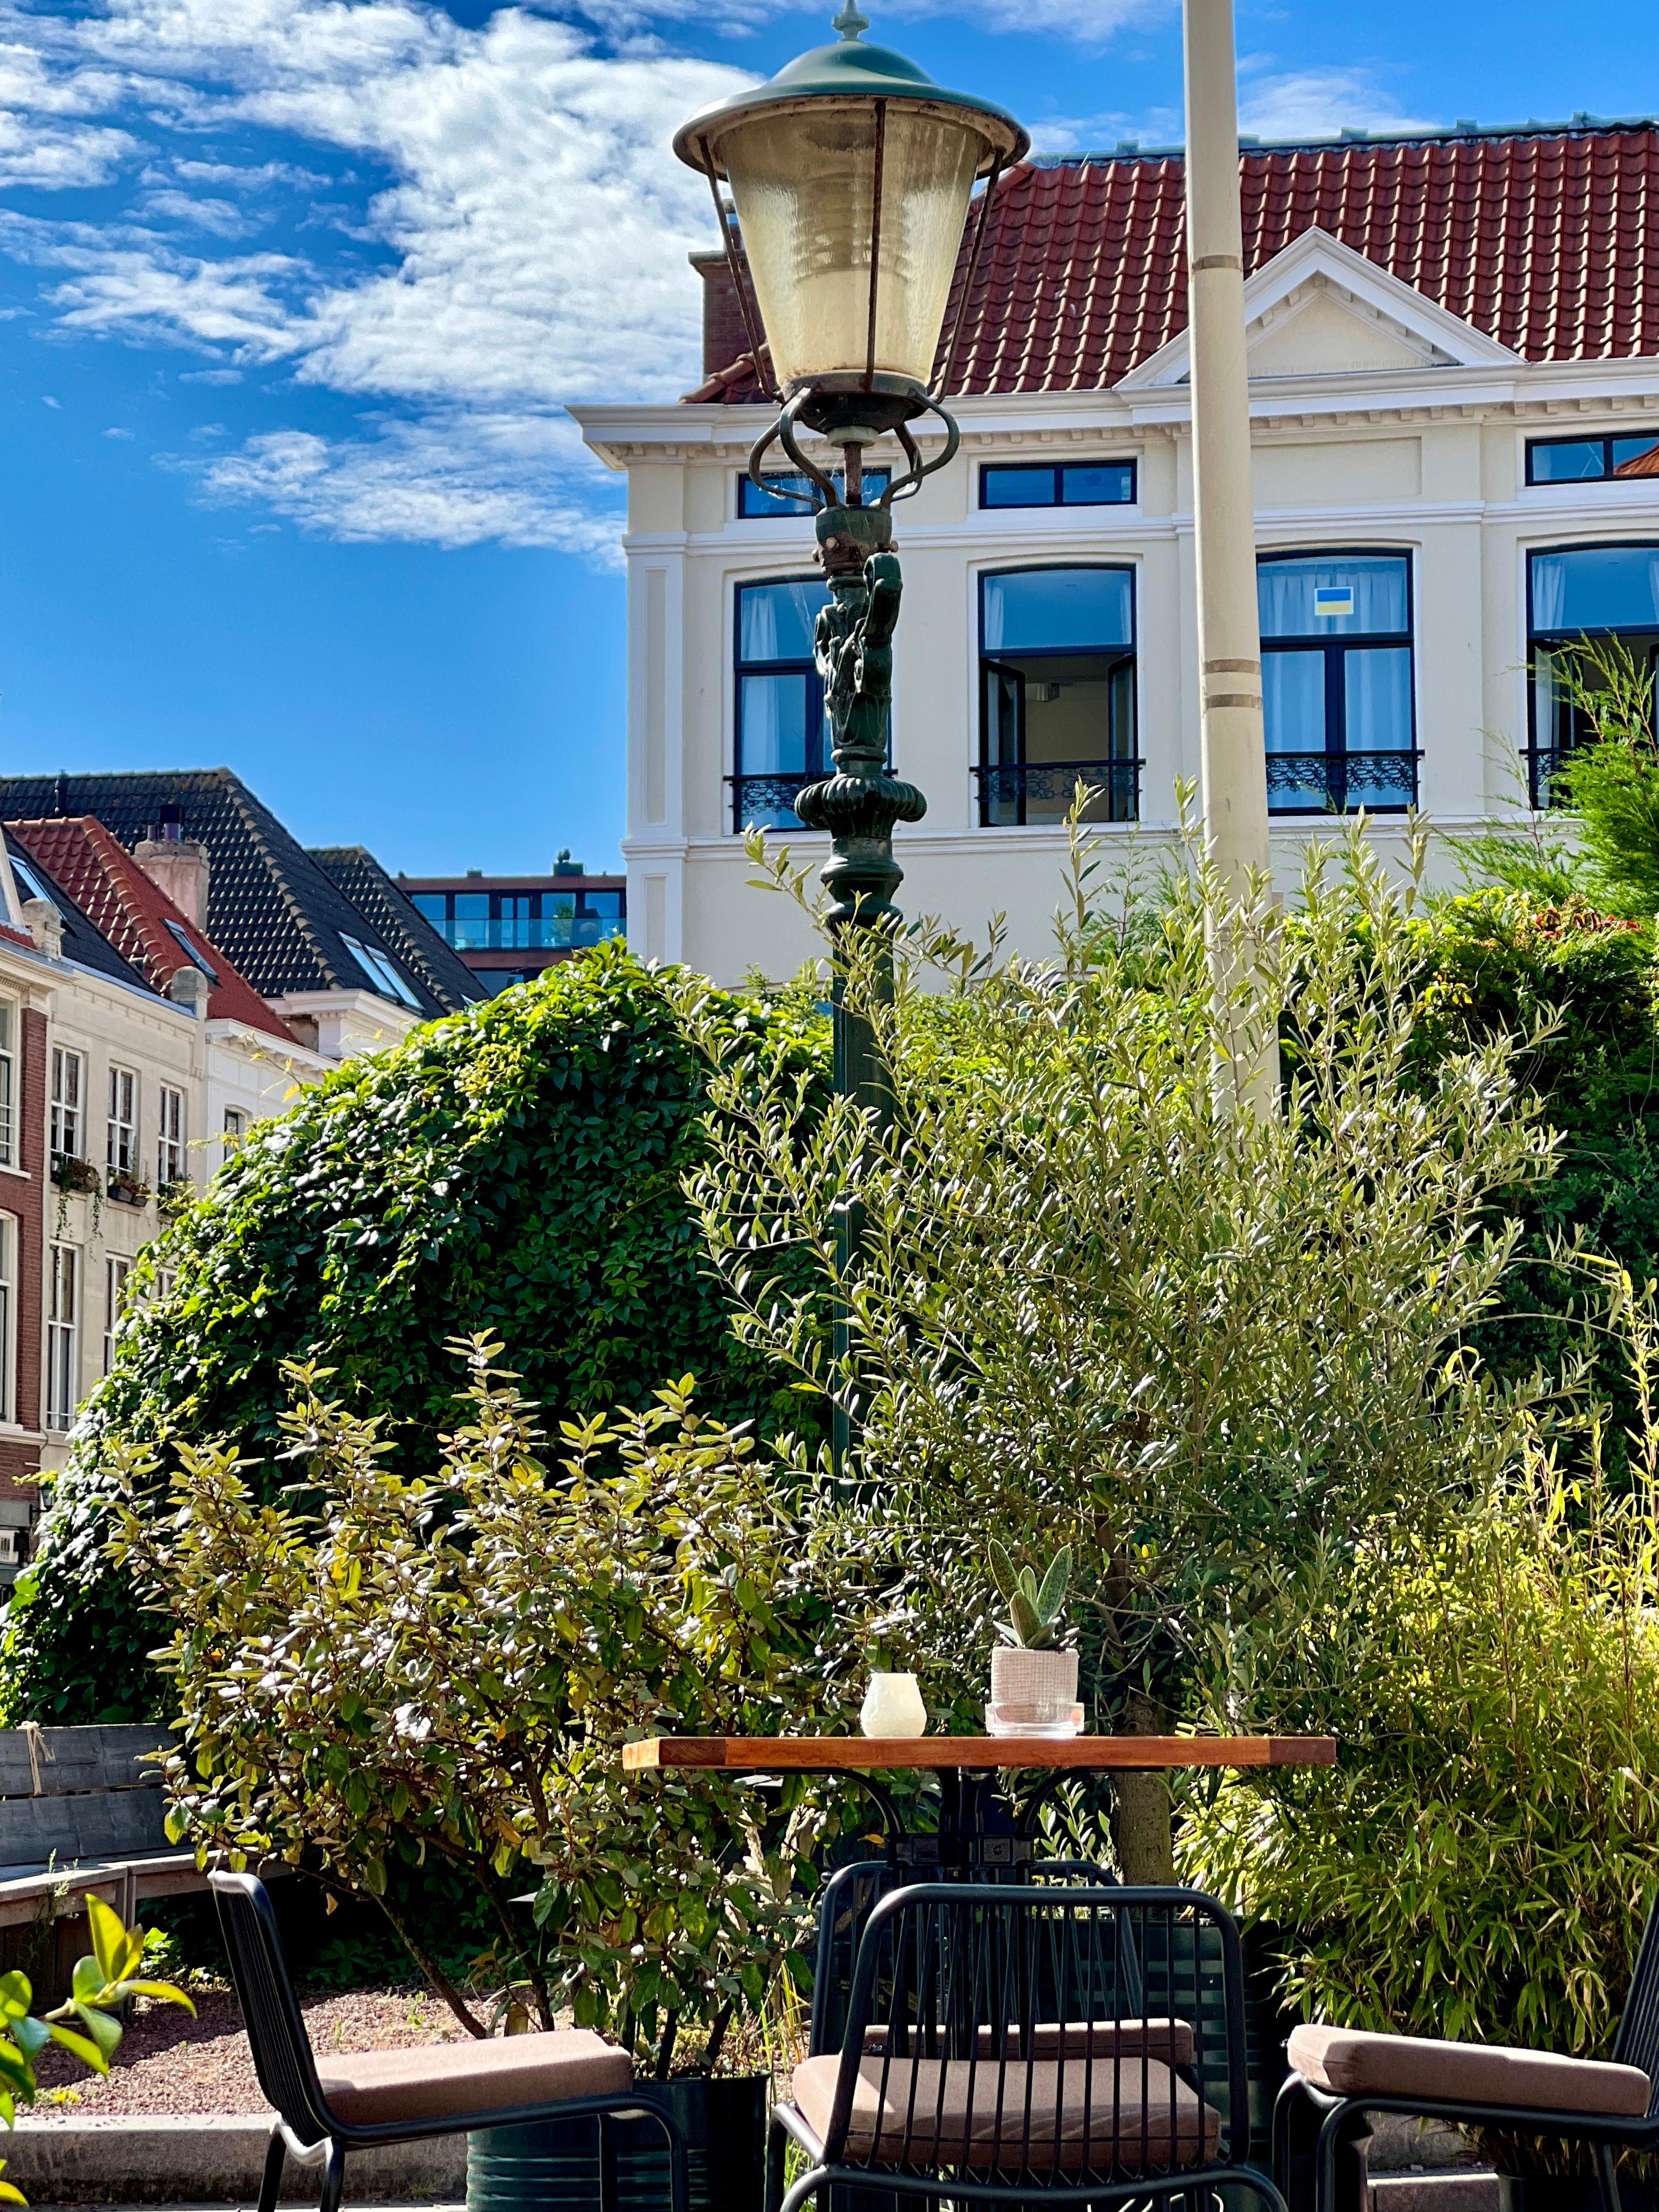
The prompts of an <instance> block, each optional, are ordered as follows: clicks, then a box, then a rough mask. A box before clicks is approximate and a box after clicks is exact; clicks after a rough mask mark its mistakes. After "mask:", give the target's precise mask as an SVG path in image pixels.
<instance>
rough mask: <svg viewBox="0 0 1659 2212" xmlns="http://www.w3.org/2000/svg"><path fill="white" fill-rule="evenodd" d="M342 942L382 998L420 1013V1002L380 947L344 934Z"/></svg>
mask: <svg viewBox="0 0 1659 2212" xmlns="http://www.w3.org/2000/svg"><path fill="white" fill-rule="evenodd" d="M340 942H341V944H342V945H345V949H346V951H348V952H349V953H350V954H351V957H352V958H353V959H354V960H355V961H356V962H357V965H358V967H359V968H361V969H362V970H363V974H364V975H367V976H368V978H369V981H370V982H371V983H372V984H373V985H374V987H375V991H376V992H377V993H378V994H379V995H380V996H381V998H383V999H396V1000H399V1002H400V1004H401V1005H403V1006H412V1007H413V1008H414V1009H415V1011H416V1012H417V1013H418V1012H420V1000H418V998H417V997H416V996H415V994H414V993H413V992H412V990H411V989H410V987H409V986H408V985H407V983H406V982H405V981H404V980H403V978H402V976H401V975H399V973H398V971H397V969H395V968H394V967H393V965H392V963H391V961H390V960H389V959H388V958H387V956H386V954H385V953H384V952H382V951H381V949H380V947H379V945H365V944H364V943H363V939H361V938H360V937H347V936H346V935H345V933H344V932H342V933H341V936H340Z"/></svg>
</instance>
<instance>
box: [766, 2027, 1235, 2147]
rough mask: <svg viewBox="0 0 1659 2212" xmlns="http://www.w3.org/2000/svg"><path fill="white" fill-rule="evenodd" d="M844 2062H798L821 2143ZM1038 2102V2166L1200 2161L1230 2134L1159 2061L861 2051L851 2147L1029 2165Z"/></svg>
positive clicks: (799, 2081)
mask: <svg viewBox="0 0 1659 2212" xmlns="http://www.w3.org/2000/svg"><path fill="white" fill-rule="evenodd" d="M884 2069H885V2087H884V2079H883V2076H884ZM840 2070H841V2059H840V2056H839V2053H832V2054H830V2055H829V2056H827V2057H822V2058H808V2059H807V2060H805V2061H804V2062H803V2063H802V2064H801V2065H799V2066H797V2067H796V2069H795V2104H796V2111H797V2112H799V2113H800V2115H801V2117H802V2119H803V2120H804V2121H805V2122H806V2124H807V2125H808V2127H809V2128H810V2129H811V2130H812V2131H813V2133H814V2135H815V2136H817V2138H818V2140H819V2142H824V2141H825V2139H826V2136H827V2133H828V2130H829V2122H830V2114H831V2112H832V2111H833V2109H834V2105H835V2084H836V2080H837V2077H838V2076H839V2073H840ZM1028 2100H1029V2108H1030V2114H1031V2123H1030V2135H1029V2143H1030V2157H1029V2162H1030V2164H1031V2165H1032V2166H1034V2167H1039V2168H1040V2167H1043V2166H1082V2165H1083V2164H1084V2163H1085V2160H1086V2162H1087V2163H1088V2165H1089V2166H1090V2167H1092V2168H1094V2169H1095V2170H1096V2171H1103V2170H1105V2169H1106V2168H1108V2167H1113V2168H1118V2169H1120V2170H1123V2171H1126V2172H1131V2173H1138V2172H1144V2171H1147V2170H1150V2169H1159V2170H1168V2168H1170V2167H1172V2166H1196V2165H1199V2163H1201V2162H1202V2160H1204V2159H1205V2158H1207V2157H1209V2156H1210V2155H1211V2153H1212V2152H1213V2151H1214V2149H1215V2147H1216V2142H1217V2137H1218V2136H1219V2135H1220V2133H1221V2120H1220V2117H1219V2115H1218V2114H1217V2113H1215V2112H1212V2111H1211V2109H1210V2107H1209V2106H1208V2105H1203V2104H1200V2103H1199V2099H1198V2096H1197V2095H1196V2093H1194V2092H1193V2091H1192V2089H1190V2088H1188V2087H1187V2085H1186V2082H1185V2081H1182V2080H1181V2079H1180V2076H1179V2075H1174V2074H1172V2073H1171V2072H1170V2070H1169V2069H1168V2067H1167V2066H1163V2065H1160V2064H1159V2063H1158V2062H1157V2060H1156V2059H1147V2060H1144V2061H1143V2060H1141V2059H1138V2058H1125V2059H1115V2060H1111V2061H1108V2062H1107V2063H1101V2060H1100V2059H1098V2058H1097V2059H1096V2060H1095V2062H1094V2063H1093V2064H1092V2065H1091V2064H1085V2063H1083V2061H1082V2060H1081V2059H1077V2058H1072V2059H1067V2060H1066V2061H1065V2062H1064V2063H1063V2064H1062V2063H1060V2062H1058V2060H1055V2059H1049V2058H1041V2059H1036V2060H1034V2061H1033V2062H1032V2063H1029V2064H1027V2063H1025V2062H1023V2061H1021V2060H1009V2061H1008V2062H1007V2063H1005V2064H1003V2065H1002V2066H997V2065H988V2064H986V2063H984V2062H983V2061H973V2062H970V2061H969V2060H967V2059H966V2058H948V2059H942V2058H913V2059H912V2058H895V2059H894V2060H892V2061H891V2062H890V2063H889V2062H887V2061H885V2060H884V2059H882V2058H881V2057H880V2056H879V2055H877V2054H871V2055H869V2056H867V2057H863V2058H862V2059H861V2060H860V2061H859V2066H858V2085H857V2089H856V2090H855V2091H854V2093H853V2102H852V2118H851V2125H850V2126H849V2128H848V2130H847V2141H846V2148H845V2156H847V2157H848V2158H851V2159H856V2160H875V2162H877V2163H887V2164H895V2163H897V2162H898V2161H900V2160H904V2161H905V2162H906V2163H907V2164H909V2165H912V2166H976V2167H979V2166H1018V2165H1019V2164H1020V2163H1021V2160H1022V2144H1023V2143H1024V2142H1025V2141H1026V2140H1027V2137H1026V2112H1027V2105H1028ZM907 2132H908V2136H909V2143H908V2147H906V2133H907Z"/></svg>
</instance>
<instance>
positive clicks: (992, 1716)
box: [985, 1543, 1083, 1735]
mask: <svg viewBox="0 0 1659 2212" xmlns="http://www.w3.org/2000/svg"><path fill="white" fill-rule="evenodd" d="M987 1556H988V1558H989V1559H990V1563H991V1580H992V1581H993V1582H994V1583H996V1585H997V1591H998V1593H999V1594H1000V1595H1001V1597H1002V1600H1003V1603H1004V1604H1005V1605H1006V1606H1007V1607H1008V1618H1007V1619H1006V1620H1001V1621H998V1623H997V1628H998V1630H999V1632H1001V1635H1002V1638H1003V1641H1002V1643H1001V1644H1000V1645H999V1646H998V1648H997V1650H995V1651H993V1652H992V1653H991V1703H990V1704H989V1705H987V1706H986V1707H985V1728H986V1730H987V1731H988V1733H989V1734H991V1735H1077V1734H1078V1733H1079V1732H1080V1731H1081V1729H1082V1728H1083V1709H1082V1708H1081V1706H1080V1705H1078V1703H1077V1647H1076V1646H1075V1645H1074V1644H1070V1642H1069V1641H1068V1640H1067V1639H1068V1638H1069V1635H1070V1631H1069V1630H1068V1629H1067V1628H1066V1626H1065V1624H1064V1613H1065V1600H1066V1592H1067V1590H1068V1589H1069V1588H1070V1582H1071V1547H1070V1544H1064V1545H1062V1546H1061V1547H1060V1549H1059V1550H1058V1552H1057V1553H1055V1554H1054V1557H1053V1558H1052V1559H1051V1560H1050V1561H1049V1564H1048V1568H1047V1571H1046V1573H1045V1574H1044V1576H1043V1577H1042V1580H1041V1581H1040V1582H1039V1581H1038V1579H1037V1576H1036V1573H1035V1571H1034V1570H1033V1569H1032V1568H1030V1567H1018V1568H1016V1566H1015V1565H1014V1562H1013V1561H1012V1559H1009V1555H1008V1553H1006V1552H1005V1551H1004V1550H1003V1547H1002V1546H1001V1545H1000V1544H994V1543H993V1544H992V1545H991V1547H989V1551H988V1554H987Z"/></svg>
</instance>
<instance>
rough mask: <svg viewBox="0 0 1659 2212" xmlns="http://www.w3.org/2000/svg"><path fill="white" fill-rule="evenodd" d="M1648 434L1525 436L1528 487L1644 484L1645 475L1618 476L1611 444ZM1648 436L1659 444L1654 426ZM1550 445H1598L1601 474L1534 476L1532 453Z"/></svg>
mask: <svg viewBox="0 0 1659 2212" xmlns="http://www.w3.org/2000/svg"><path fill="white" fill-rule="evenodd" d="M1649 436H1650V438H1651V443H1652V444H1654V445H1656V446H1659V428H1656V429H1655V430H1654V431H1653V432H1652V433H1651V434H1650V433H1649V432H1647V431H1645V430H1589V431H1585V432H1582V433H1581V434H1580V435H1578V436H1577V437H1560V438H1528V441H1527V483H1528V486H1529V487H1530V486H1532V485H1534V484H1544V485H1547V486H1549V487H1550V488H1551V489H1555V488H1556V487H1557V486H1558V485H1561V484H1569V485H1571V484H1581V483H1619V482H1621V481H1623V482H1626V483H1645V482H1646V481H1647V479H1646V478H1645V477H1626V478H1624V479H1621V478H1620V477H1618V476H1617V475H1616V474H1615V473H1614V467H1613V447H1614V446H1616V445H1618V444H1619V443H1621V442H1622V441H1623V440H1625V439H1626V438H1645V437H1649ZM1550 446H1600V447H1601V475H1600V476H1596V477H1540V476H1536V475H1534V471H1533V455H1534V453H1540V452H1542V451H1543V450H1544V449H1545V448H1546V447H1550ZM1539 550H1540V552H1541V551H1542V550H1544V548H1542V547H1541V546H1540V548H1539ZM1553 550H1555V551H1557V552H1560V551H1561V550H1563V549H1562V548H1561V547H1560V546H1557V547H1555V548H1554V549H1553ZM1527 588H1528V592H1529V593H1530V592H1531V589H1532V583H1531V574H1530V568H1529V569H1528V586H1527Z"/></svg>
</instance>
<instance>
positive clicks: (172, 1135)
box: [156, 1083, 185, 1190]
mask: <svg viewBox="0 0 1659 2212" xmlns="http://www.w3.org/2000/svg"><path fill="white" fill-rule="evenodd" d="M158 1104H159V1109H160V1121H161V1137H160V1140H159V1142H158V1144H157V1146H156V1182H157V1184H158V1185H159V1186H160V1187H161V1188H162V1189H163V1190H165V1189H166V1188H167V1186H168V1183H170V1182H183V1181H184V1179H185V1094H184V1092H183V1091H175V1090H174V1088H173V1085H171V1084H170V1083H163V1084H162V1085H161V1086H160V1091H159V1096H158Z"/></svg>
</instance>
